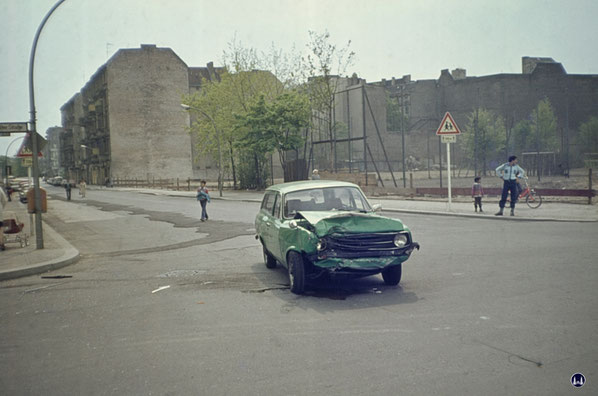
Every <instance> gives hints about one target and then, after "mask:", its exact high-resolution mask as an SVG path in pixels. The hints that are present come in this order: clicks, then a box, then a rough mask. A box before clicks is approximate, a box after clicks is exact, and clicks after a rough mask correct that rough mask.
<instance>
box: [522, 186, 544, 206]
mask: <svg viewBox="0 0 598 396" xmlns="http://www.w3.org/2000/svg"><path fill="white" fill-rule="evenodd" d="M525 203H527V206H529V207H530V208H532V209H537V208H539V207H540V205H542V196H541V195H540V194H538V193H537V192H535V191H534V190H530V192H529V194H528V195H527V197H525Z"/></svg>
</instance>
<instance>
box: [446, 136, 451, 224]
mask: <svg viewBox="0 0 598 396" xmlns="http://www.w3.org/2000/svg"><path fill="white" fill-rule="evenodd" d="M446 167H447V170H446V172H447V173H448V210H449V212H450V211H451V203H452V198H453V194H452V189H451V144H450V143H448V142H447V143H446Z"/></svg>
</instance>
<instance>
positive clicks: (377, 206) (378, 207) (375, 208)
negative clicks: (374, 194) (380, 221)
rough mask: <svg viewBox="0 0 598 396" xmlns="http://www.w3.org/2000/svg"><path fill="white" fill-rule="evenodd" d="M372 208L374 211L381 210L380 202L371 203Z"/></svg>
mask: <svg viewBox="0 0 598 396" xmlns="http://www.w3.org/2000/svg"><path fill="white" fill-rule="evenodd" d="M372 209H373V210H374V212H382V204H379V203H378V204H373V205H372Z"/></svg>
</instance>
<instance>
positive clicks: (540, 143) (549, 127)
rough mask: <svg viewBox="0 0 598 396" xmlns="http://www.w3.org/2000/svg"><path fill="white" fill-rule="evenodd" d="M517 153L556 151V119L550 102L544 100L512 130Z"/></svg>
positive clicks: (557, 141) (557, 142)
mask: <svg viewBox="0 0 598 396" xmlns="http://www.w3.org/2000/svg"><path fill="white" fill-rule="evenodd" d="M513 134H514V144H515V150H516V152H517V153H522V152H526V151H557V150H558V147H559V140H558V137H557V118H556V115H555V114H554V110H553V108H552V105H551V104H550V101H549V100H548V99H544V100H542V101H540V102H539V103H538V106H537V107H536V109H535V110H534V111H532V113H531V114H530V115H529V117H528V119H527V120H522V121H519V122H518V123H517V124H516V125H515V128H514V130H513Z"/></svg>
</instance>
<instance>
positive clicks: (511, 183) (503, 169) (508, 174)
mask: <svg viewBox="0 0 598 396" xmlns="http://www.w3.org/2000/svg"><path fill="white" fill-rule="evenodd" d="M496 175H497V176H498V177H500V178H502V179H503V187H502V195H501V197H500V202H499V203H498V207H499V210H498V212H497V213H495V215H496V216H502V215H503V211H504V209H505V204H506V202H507V195H509V191H510V192H511V216H515V203H517V197H518V196H519V193H518V191H517V178H519V177H524V176H525V171H524V170H523V168H521V167H520V166H519V165H517V157H516V156H514V155H512V156H510V157H509V162H505V163H504V164H502V165H500V166H499V167H498V168H496Z"/></svg>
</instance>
